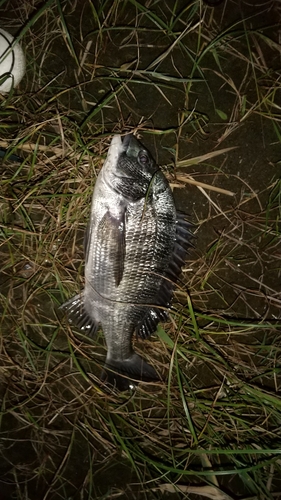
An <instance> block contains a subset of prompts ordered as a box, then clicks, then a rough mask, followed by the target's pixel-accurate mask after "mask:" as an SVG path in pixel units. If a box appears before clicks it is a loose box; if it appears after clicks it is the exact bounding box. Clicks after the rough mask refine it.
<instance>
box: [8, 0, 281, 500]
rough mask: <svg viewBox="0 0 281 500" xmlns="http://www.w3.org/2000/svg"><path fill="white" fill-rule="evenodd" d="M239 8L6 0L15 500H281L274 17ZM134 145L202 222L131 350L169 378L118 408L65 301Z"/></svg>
mask: <svg viewBox="0 0 281 500" xmlns="http://www.w3.org/2000/svg"><path fill="white" fill-rule="evenodd" d="M233 5H234V4H232V3H231V2H230V1H228V0H227V1H226V3H225V6H223V5H222V6H221V7H218V8H217V9H216V10H214V9H210V8H207V7H206V6H204V5H203V4H201V3H200V2H198V1H194V2H192V3H186V2H181V1H177V2H174V3H173V6H172V8H171V6H170V3H169V2H166V3H165V4H163V3H161V2H157V1H154V2H148V3H145V4H144V3H143V2H136V1H134V0H130V1H128V2H126V3H125V2H120V1H114V2H107V1H100V2H88V3H85V4H83V6H82V5H81V4H80V3H79V2H76V3H74V4H71V6H70V5H68V3H64V2H61V1H59V0H57V1H48V2H43V3H42V2H37V0H34V2H25V1H24V2H21V3H20V4H18V3H17V2H14V1H11V0H8V1H4V0H2V1H0V11H1V19H2V26H3V27H4V28H5V29H7V30H8V31H10V32H12V33H13V34H14V35H15V36H17V38H18V39H19V40H21V43H22V45H23V47H24V50H25V52H26V55H27V73H26V76H25V78H24V80H23V81H22V82H21V84H20V86H19V88H18V89H15V91H14V92H12V93H11V94H10V95H6V96H0V128H1V140H0V147H1V148H4V149H7V154H6V158H4V160H0V161H1V181H0V182H1V189H0V203H1V214H2V217H1V222H0V231H1V233H0V234H1V236H0V253H1V288H0V297H1V311H2V316H1V337H0V341H1V342H0V381H1V384H0V391H1V412H0V432H1V447H0V454H1V466H0V471H1V473H0V484H1V494H2V496H3V499H8V498H16V499H17V500H25V499H27V498H29V499H33V498H34V499H35V498H36V499H37V498H39V496H40V498H42V499H44V500H47V499H48V500H51V499H60V498H61V499H65V498H73V499H78V498H79V499H94V498H99V499H103V498H122V499H123V498H124V499H125V498H136V499H148V500H150V499H158V498H163V497H164V498H172V499H176V498H211V499H215V500H230V499H236V498H239V499H247V500H249V499H251V500H254V499H258V500H266V499H276V498H280V490H281V485H280V479H279V478H280V463H281V462H280V421H281V407H280V398H279V393H280V362H279V359H280V349H281V339H280V325H281V320H280V179H279V177H280V164H279V163H278V162H279V160H280V153H279V150H280V104H279V94H280V69H279V66H280V65H279V56H280V46H279V44H278V40H277V27H278V23H277V18H278V16H279V17H280V7H278V5H277V4H276V3H274V2H266V3H265V4H264V5H261V6H260V7H259V8H258V9H256V10H255V11H253V9H251V8H250V7H249V6H247V4H246V3H245V5H244V4H243V3H241V11H240V10H238V8H237V10H235V9H233V8H232V7H233ZM13 9H16V13H17V16H16V17H14V15H12V14H11V12H13ZM258 12H259V15H258V14H257V13H258ZM117 47H118V50H117ZM124 131H135V132H136V131H137V132H138V133H139V134H140V135H141V137H142V140H143V142H144V143H145V144H146V145H147V147H148V148H149V149H150V150H151V152H152V153H153V154H154V156H156V158H157V161H158V162H159V163H160V164H161V165H162V166H163V171H164V172H165V173H166V175H167V177H168V178H169V180H170V182H171V185H172V187H173V189H174V190H175V196H176V199H177V203H178V205H179V206H180V208H182V206H184V210H185V211H186V212H189V214H190V218H191V219H192V221H193V222H195V223H196V225H197V226H196V242H195V249H194V250H193V251H192V252H191V254H190V259H189V261H188V262H187V263H186V266H185V269H184V273H183V277H182V281H181V283H180V285H179V287H178V289H177V291H176V293H175V301H174V308H173V311H172V312H171V316H170V321H169V322H168V323H167V324H165V325H159V327H158V330H157V333H156V335H154V336H153V338H152V339H151V341H146V342H142V341H137V340H136V341H135V347H136V350H137V351H138V352H140V353H143V354H144V356H145V357H146V358H147V359H148V361H150V362H151V363H153V365H154V366H156V368H157V369H158V371H159V372H160V373H161V375H162V377H163V381H162V382H161V383H159V384H156V385H155V384H143V385H140V386H139V387H138V389H137V390H136V391H135V392H132V393H130V394H127V393H125V394H114V393H112V394H111V393H108V392H105V391H104V389H103V387H102V385H101V384H100V382H99V378H98V375H99V373H100V367H101V366H102V364H103V359H104V356H105V346H104V341H103V337H102V334H99V335H98V336H97V338H96V339H89V338H86V337H85V336H84V335H82V334H81V333H79V332H77V331H74V330H73V331H72V330H71V328H70V326H69V325H68V324H67V323H66V322H65V321H64V319H63V318H62V317H61V315H60V314H59V311H58V306H59V305H60V304H61V303H62V302H63V301H64V300H66V299H67V298H68V297H70V296H72V295H74V294H75V293H77V292H78V291H79V290H80V289H81V288H82V286H83V265H84V261H83V234H84V230H85V227H86V224H87V220H88V216H89V209H90V201H91V196H92V192H93V187H94V184H95V180H96V176H97V174H98V172H99V170H100V168H101V165H102V161H103V160H104V158H105V157H106V152H107V148H108V145H109V141H110V138H111V136H112V134H113V133H116V132H124ZM12 154H16V155H18V156H20V157H21V158H22V161H21V162H20V163H15V162H12V161H9V160H8V156H9V155H12ZM38 495H39V496H38Z"/></svg>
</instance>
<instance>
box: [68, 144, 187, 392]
mask: <svg viewBox="0 0 281 500" xmlns="http://www.w3.org/2000/svg"><path fill="white" fill-rule="evenodd" d="M191 237H192V235H191V232H190V223H188V222H187V221H186V220H185V217H184V215H182V214H179V213H177V212H176V209H175V204H174V199H173V195H172V192H171V189H170V187H169V184H168V181H167V179H166V178H165V176H164V175H163V173H162V172H161V170H160V169H159V168H158V167H157V165H156V163H155V162H154V160H153V158H152V157H151V155H150V153H149V152H148V151H147V150H146V149H145V148H144V147H143V146H142V144H141V143H140V142H139V141H138V140H137V139H136V138H135V137H134V136H133V135H127V136H125V137H124V139H123V141H122V138H121V136H120V135H115V136H114V137H113V139H112V142H111V145H110V148H109V151H108V155H107V158H106V161H105V163H104V165H103V167H102V169H101V171H100V173H99V175H98V178H97V181H96V185H95V189H94V194H93V199H92V208H91V215H90V221H89V224H88V230H87V235H86V238H85V261H86V262H85V288H84V291H83V292H82V293H81V294H79V295H76V296H75V297H74V298H72V299H71V300H69V301H68V302H66V303H65V304H64V305H63V306H62V308H63V309H65V310H66V311H67V313H68V316H69V318H70V320H71V321H72V322H73V323H74V324H76V325H77V326H78V327H79V328H80V329H81V330H82V331H84V332H85V333H88V334H94V333H95V332H96V330H97V329H98V326H99V325H101V327H102V330H103V333H104V336H105V340H106V344H107V356H106V362H105V370H104V372H103V375H102V379H103V380H107V382H108V383H109V384H111V385H114V386H116V387H117V388H118V389H120V390H126V389H128V388H129V386H130V384H131V383H132V382H131V381H130V379H133V380H137V381H138V380H144V381H153V380H157V379H158V376H157V373H156V371H155V369H154V368H153V367H152V366H151V365H149V364H148V363H146V361H144V359H142V358H141V357H140V356H138V354H136V353H135V352H134V350H133V347H132V336H133V334H134V333H136V335H137V336H139V337H142V338H147V337H149V336H150V335H151V334H152V333H153V332H154V331H155V330H156V327H157V324H158V323H159V321H161V320H165V319H166V318H167V309H168V308H169V307H170V305H171V300H172V294H173V289H174V287H175V283H176V281H177V279H178V276H179V274H180V272H181V267H182V265H183V264H184V261H185V258H186V254H187V249H188V247H189V246H190V240H191ZM123 375H124V376H123Z"/></svg>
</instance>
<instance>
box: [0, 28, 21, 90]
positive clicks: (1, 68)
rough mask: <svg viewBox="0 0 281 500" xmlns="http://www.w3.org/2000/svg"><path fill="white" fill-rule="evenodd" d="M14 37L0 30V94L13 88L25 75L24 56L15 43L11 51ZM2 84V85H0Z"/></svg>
mask: <svg viewBox="0 0 281 500" xmlns="http://www.w3.org/2000/svg"><path fill="white" fill-rule="evenodd" d="M13 41H14V37H13V36H12V35H11V34H10V33H8V32H7V31H5V30H3V29H2V28H0V93H1V94H2V93H3V94H5V93H7V92H10V90H11V89H12V88H15V87H16V86H17V85H18V84H19V82H20V81H21V79H22V77H23V75H24V73H25V56H24V53H23V50H22V48H21V46H20V45H19V44H18V43H16V44H15V45H14V47H13V48H12V49H11V47H12V44H13ZM1 82H2V83H1Z"/></svg>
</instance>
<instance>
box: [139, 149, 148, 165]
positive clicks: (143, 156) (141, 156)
mask: <svg viewBox="0 0 281 500" xmlns="http://www.w3.org/2000/svg"><path fill="white" fill-rule="evenodd" d="M139 162H140V163H141V165H147V164H148V163H149V157H148V155H147V154H146V153H145V152H144V151H140V153H139Z"/></svg>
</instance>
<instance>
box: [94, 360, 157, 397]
mask: <svg viewBox="0 0 281 500" xmlns="http://www.w3.org/2000/svg"><path fill="white" fill-rule="evenodd" d="M101 380H102V381H103V382H105V383H106V384H109V385H111V386H113V387H115V388H116V389H118V390H119V391H127V390H128V389H130V386H134V385H136V382H140V381H144V382H153V381H155V382H156V381H159V377H158V375H157V373H156V371H155V370H154V368H153V366H151V365H149V364H148V363H146V361H144V359H142V358H141V357H140V356H138V354H136V353H133V354H132V356H130V358H128V359H123V360H112V359H106V362H105V365H104V369H103V371H102V374H101Z"/></svg>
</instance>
